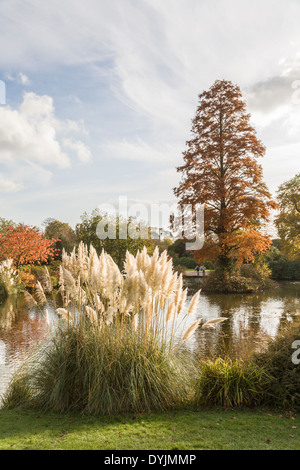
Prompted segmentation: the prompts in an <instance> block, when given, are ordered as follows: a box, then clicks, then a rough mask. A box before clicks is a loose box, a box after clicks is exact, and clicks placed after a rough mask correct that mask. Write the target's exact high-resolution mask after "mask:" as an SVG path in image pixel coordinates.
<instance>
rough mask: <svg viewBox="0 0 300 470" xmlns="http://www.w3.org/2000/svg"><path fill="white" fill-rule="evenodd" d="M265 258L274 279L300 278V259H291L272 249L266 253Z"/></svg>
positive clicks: (289, 279)
mask: <svg viewBox="0 0 300 470" xmlns="http://www.w3.org/2000/svg"><path fill="white" fill-rule="evenodd" d="M265 258H266V262H267V264H268V266H269V268H270V270H271V277H272V278H273V279H276V280H286V281H299V280H300V260H290V259H289V258H287V257H286V256H284V255H282V254H281V253H278V252H271V251H270V252H269V253H267V254H266V255H265Z"/></svg>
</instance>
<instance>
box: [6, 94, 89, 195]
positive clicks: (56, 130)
mask: <svg viewBox="0 0 300 470" xmlns="http://www.w3.org/2000/svg"><path fill="white" fill-rule="evenodd" d="M83 128H84V123H82V122H80V123H76V122H75V121H70V120H61V119H58V117H57V116H56V113H55V108H54V104H53V99H52V97H50V96H47V95H44V96H39V95H37V94H35V93H25V94H24V97H23V101H22V103H21V105H20V106H19V108H18V109H12V108H11V107H9V106H6V107H1V108H0V162H1V163H2V164H3V165H6V166H7V172H8V173H9V172H10V173H12V174H13V175H14V176H16V178H15V177H14V178H13V180H14V181H15V179H16V180H17V181H18V182H16V183H15V182H13V181H12V180H11V178H8V179H2V180H1V187H2V192H4V191H5V192H15V191H17V190H19V189H22V187H23V183H24V181H27V183H28V182H29V181H31V180H32V178H34V176H35V177H36V182H37V183H40V184H42V183H43V182H44V183H47V182H49V181H50V179H51V176H52V169H53V168H58V169H62V170H63V169H66V168H70V167H71V166H72V163H73V158H72V156H70V155H69V152H68V151H67V150H68V149H71V150H72V151H75V153H76V156H77V159H78V160H79V161H81V162H83V163H86V162H88V161H90V159H91V152H90V150H89V148H88V147H87V146H86V145H85V144H84V143H83V142H81V141H80V140H78V139H77V134H78V133H79V132H80V131H81V130H82V129H83ZM45 167H46V168H48V169H46V168H45Z"/></svg>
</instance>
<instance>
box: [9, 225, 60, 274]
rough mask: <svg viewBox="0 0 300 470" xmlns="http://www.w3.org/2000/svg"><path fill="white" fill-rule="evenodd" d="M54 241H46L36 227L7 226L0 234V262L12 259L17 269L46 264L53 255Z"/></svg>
mask: <svg viewBox="0 0 300 470" xmlns="http://www.w3.org/2000/svg"><path fill="white" fill-rule="evenodd" d="M55 241H56V240H55V239H51V240H48V239H47V238H46V237H45V235H44V234H43V233H42V232H41V231H40V230H39V229H38V228H37V227H31V226H28V225H23V224H19V225H17V226H12V225H9V226H7V227H5V228H4V229H3V231H2V233H0V260H4V259H12V260H13V262H14V265H15V266H16V267H17V268H19V266H21V265H27V264H41V263H43V262H47V261H48V260H49V259H52V258H53V256H54V254H55V247H53V244H54V242H55Z"/></svg>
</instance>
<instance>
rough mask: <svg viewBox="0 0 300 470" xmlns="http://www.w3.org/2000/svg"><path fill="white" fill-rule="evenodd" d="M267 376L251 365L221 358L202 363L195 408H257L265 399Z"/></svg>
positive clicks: (261, 369)
mask: <svg viewBox="0 0 300 470" xmlns="http://www.w3.org/2000/svg"><path fill="white" fill-rule="evenodd" d="M266 381H267V374H266V373H265V371H264V369H263V368H262V367H259V366H257V365H255V364H253V363H251V362H243V361H232V360H230V359H222V358H218V359H217V360H215V361H203V362H202V364H201V370H200V375H199V379H198V382H197V385H196V392H195V405H196V406H222V407H239V406H248V407H251V406H257V405H259V404H260V403H261V401H262V398H263V391H264V387H265V383H266Z"/></svg>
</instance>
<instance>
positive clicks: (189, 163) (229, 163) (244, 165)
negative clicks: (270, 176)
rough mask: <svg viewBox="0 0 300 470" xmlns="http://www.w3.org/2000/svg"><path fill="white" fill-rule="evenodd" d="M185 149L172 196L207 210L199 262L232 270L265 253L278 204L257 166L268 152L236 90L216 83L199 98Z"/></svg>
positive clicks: (239, 92)
mask: <svg viewBox="0 0 300 470" xmlns="http://www.w3.org/2000/svg"><path fill="white" fill-rule="evenodd" d="M186 144H187V150H186V151H185V152H184V153H183V155H184V164H183V165H182V166H180V167H178V168H177V171H178V172H180V173H181V174H182V179H181V182H180V184H179V186H178V187H177V188H174V193H175V195H176V196H177V197H178V198H179V199H180V204H181V205H184V204H191V205H193V206H195V205H196V204H203V205H204V208H205V222H204V224H205V245H204V247H203V248H202V250H199V251H197V252H195V253H194V255H195V258H196V259H197V260H198V261H201V260H203V259H217V260H219V262H220V264H221V265H228V263H229V261H230V260H232V259H234V260H235V261H236V262H237V263H242V262H243V261H244V260H245V261H250V260H251V259H253V258H254V256H255V255H256V254H259V253H263V252H264V251H266V250H267V249H268V248H269V246H270V244H271V240H270V237H269V236H267V235H265V234H263V233H262V231H261V229H262V226H263V223H264V222H267V221H269V216H270V211H271V209H275V208H276V207H277V204H276V203H275V202H274V201H273V200H272V198H271V194H270V193H269V191H268V189H267V186H266V185H265V183H264V182H263V172H262V167H261V165H259V164H258V162H257V159H258V158H260V157H263V155H264V153H265V147H264V146H263V144H262V143H261V142H260V140H258V138H257V136H256V131H255V129H254V128H253V127H252V126H251V124H250V114H248V113H247V112H246V104H245V102H244V100H243V98H242V94H241V91H240V88H239V87H238V86H235V85H233V84H232V83H231V82H230V81H226V80H222V81H216V82H215V83H214V85H213V86H212V87H211V88H210V89H209V91H204V92H203V93H202V94H201V95H199V106H198V108H197V112H196V115H195V117H194V119H193V121H192V138H191V140H189V141H188V142H187V143H186Z"/></svg>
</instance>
